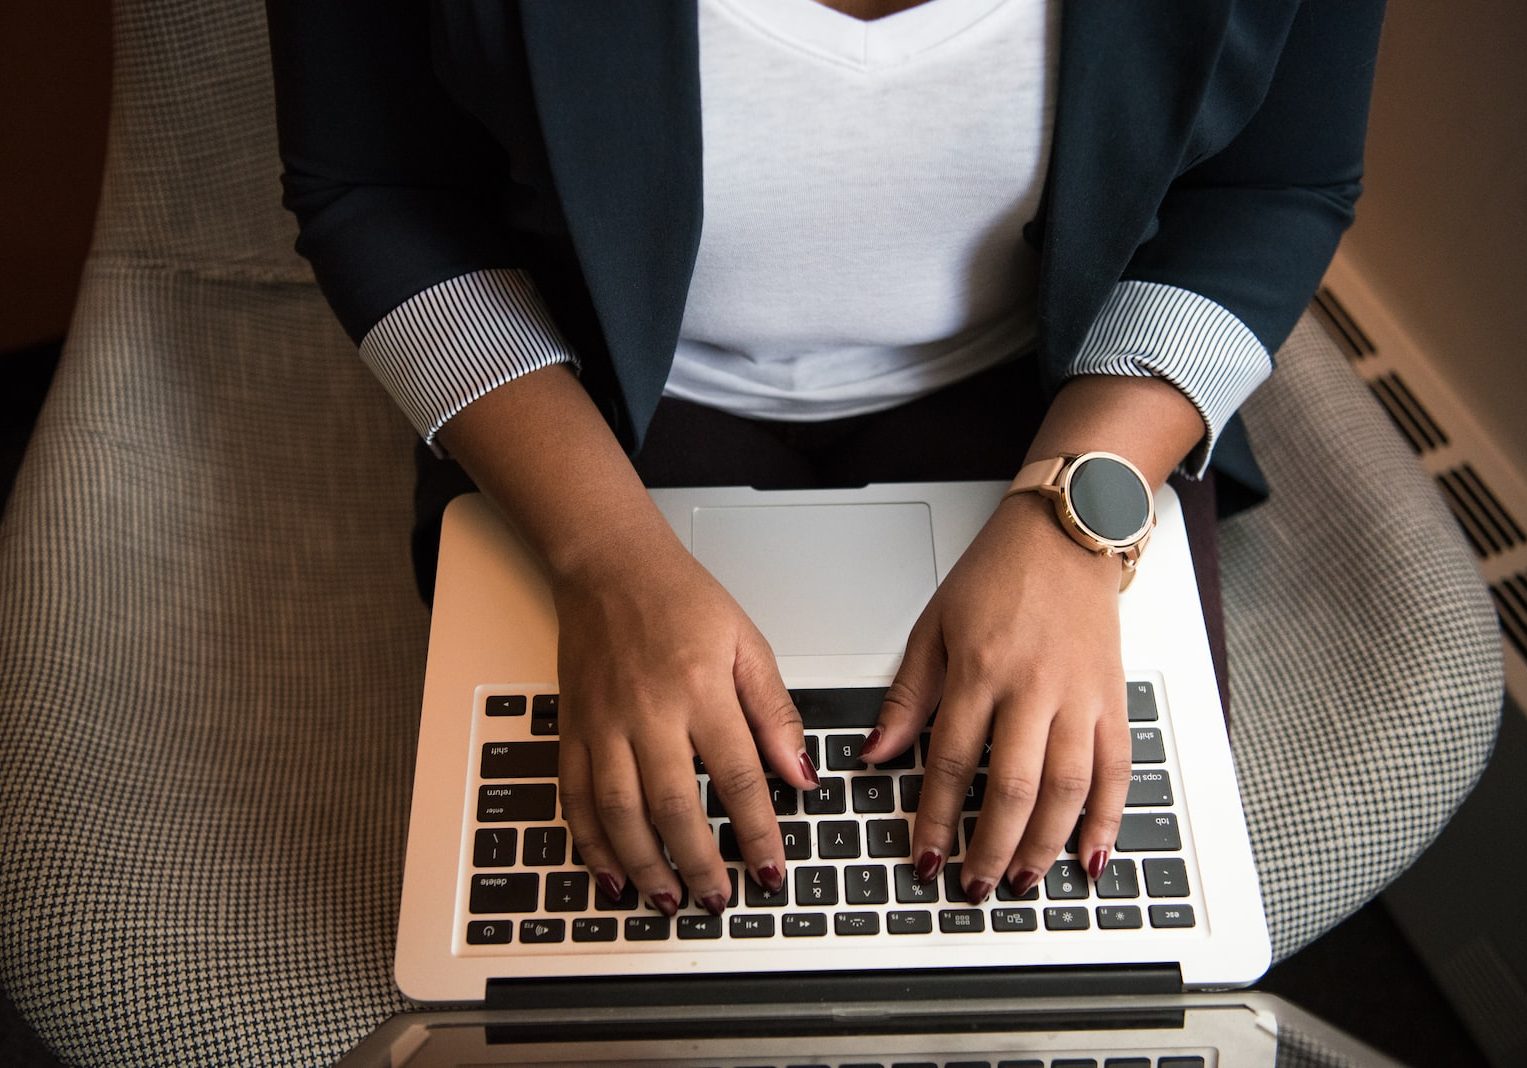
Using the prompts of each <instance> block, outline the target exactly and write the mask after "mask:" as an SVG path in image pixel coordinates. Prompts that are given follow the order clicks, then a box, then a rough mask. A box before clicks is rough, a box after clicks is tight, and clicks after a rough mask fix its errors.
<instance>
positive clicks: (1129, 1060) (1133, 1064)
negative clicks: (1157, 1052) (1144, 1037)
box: [1103, 1057, 1151, 1068]
mask: <svg viewBox="0 0 1527 1068" xmlns="http://www.w3.org/2000/svg"><path fill="white" fill-rule="evenodd" d="M1103 1068H1151V1059H1150V1058H1149V1057H1109V1058H1108V1059H1107V1060H1106V1061H1104V1062H1103Z"/></svg>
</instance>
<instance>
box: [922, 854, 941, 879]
mask: <svg viewBox="0 0 1527 1068" xmlns="http://www.w3.org/2000/svg"><path fill="white" fill-rule="evenodd" d="M943 866H944V857H943V854H941V853H940V852H939V851H938V850H936V849H925V850H923V855H922V856H920V857H918V858H917V881H918V882H920V883H931V882H932V881H933V880H934V879H937V878H938V873H939V869H940V868H942V867H943Z"/></svg>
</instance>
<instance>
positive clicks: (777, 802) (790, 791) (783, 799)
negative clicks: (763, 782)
mask: <svg viewBox="0 0 1527 1068" xmlns="http://www.w3.org/2000/svg"><path fill="white" fill-rule="evenodd" d="M767 782H768V784H769V801H770V802H771V803H772V804H773V805H774V814H775V815H776V816H793V815H795V814H796V813H797V812H799V811H800V810H801V795H800V792H799V791H797V790H796V788H795V787H793V786H791V785H790V784H789V783H787V782H785V781H784V780H782V779H773V778H771V779H768V780H767Z"/></svg>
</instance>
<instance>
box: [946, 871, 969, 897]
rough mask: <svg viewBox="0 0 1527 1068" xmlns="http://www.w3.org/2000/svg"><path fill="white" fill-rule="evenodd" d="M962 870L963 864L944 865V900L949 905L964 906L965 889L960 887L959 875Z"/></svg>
mask: <svg viewBox="0 0 1527 1068" xmlns="http://www.w3.org/2000/svg"><path fill="white" fill-rule="evenodd" d="M964 870H965V865H963V864H957V863H949V864H945V865H944V900H945V901H948V902H950V903H951V904H960V905H963V904H965V888H964V887H962V886H961V885H960V873H961V872H963V871H964Z"/></svg>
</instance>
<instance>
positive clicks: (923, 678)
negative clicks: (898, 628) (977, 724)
mask: <svg viewBox="0 0 1527 1068" xmlns="http://www.w3.org/2000/svg"><path fill="white" fill-rule="evenodd" d="M944 655H945V654H944V636H943V633H942V631H941V630H940V628H939V625H938V617H937V616H936V615H932V614H930V613H928V612H924V613H923V615H921V616H919V617H918V620H917V622H916V623H915V624H913V626H912V633H911V634H909V635H907V649H906V652H905V653H904V654H902V658H901V667H900V668H899V669H898V670H897V672H896V678H895V679H894V680H892V682H891V685H890V686H889V687H888V688H887V689H886V691H885V702H884V703H883V704H882V705H881V706H880V719H879V720H878V721H877V723H876V725H875V729H874V730H872V731H870V733H869V737H867V738H865V740H864V747H863V748H862V749H861V750H860V751H859V755H860V759H862V760H864V761H865V763H868V764H873V763H875V761H876V760H889V759H891V758H892V757H894V756H896V755H898V754H900V753H902V752H904V751H905V750H906V748H907V746H909V745H911V744H912V743H913V742H914V741H916V740H917V735H918V733H919V732H920V731H921V730H922V729H923V725H924V724H926V723H927V722H928V717H929V716H931V715H933V710H934V709H935V708H937V707H938V703H939V697H940V695H941V694H942V693H943V689H944V664H945V660H944Z"/></svg>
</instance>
